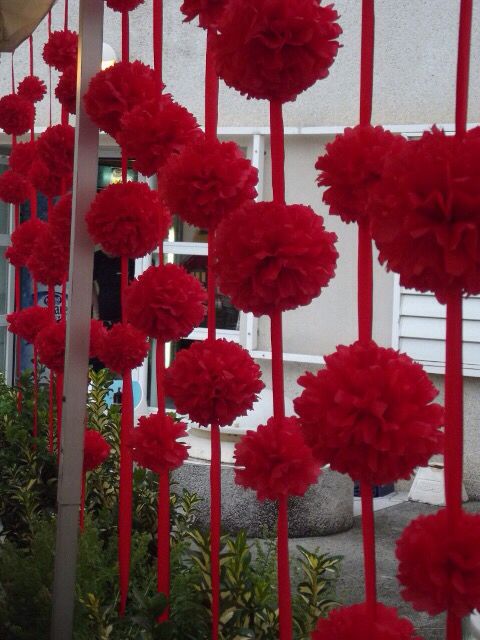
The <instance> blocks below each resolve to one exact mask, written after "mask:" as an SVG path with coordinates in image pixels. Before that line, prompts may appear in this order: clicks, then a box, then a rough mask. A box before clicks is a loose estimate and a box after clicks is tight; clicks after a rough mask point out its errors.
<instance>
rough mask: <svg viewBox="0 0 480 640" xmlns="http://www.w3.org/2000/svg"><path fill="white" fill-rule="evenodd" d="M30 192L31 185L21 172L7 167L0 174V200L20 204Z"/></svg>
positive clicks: (26, 198)
mask: <svg viewBox="0 0 480 640" xmlns="http://www.w3.org/2000/svg"><path fill="white" fill-rule="evenodd" d="M31 193H32V185H31V184H30V182H29V181H28V180H27V178H25V177H24V176H23V175H22V174H21V173H17V172H16V171H12V170H11V169H7V171H4V172H3V173H2V174H1V175H0V200H3V201H4V202H8V203H9V204H22V202H25V200H28V198H29V197H30V195H31Z"/></svg>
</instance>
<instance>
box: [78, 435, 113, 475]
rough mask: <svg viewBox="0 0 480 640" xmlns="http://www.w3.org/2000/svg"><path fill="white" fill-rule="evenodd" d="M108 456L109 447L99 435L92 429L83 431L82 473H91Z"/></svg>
mask: <svg viewBox="0 0 480 640" xmlns="http://www.w3.org/2000/svg"><path fill="white" fill-rule="evenodd" d="M109 455H110V445H109V444H108V442H107V441H106V440H105V438H104V437H103V436H102V434H101V433H99V432H98V431H95V430H94V429H85V436H84V441H83V472H84V473H85V472H87V471H93V469H96V468H97V467H99V466H100V465H101V464H103V463H104V462H105V460H106V459H107V458H108V456H109Z"/></svg>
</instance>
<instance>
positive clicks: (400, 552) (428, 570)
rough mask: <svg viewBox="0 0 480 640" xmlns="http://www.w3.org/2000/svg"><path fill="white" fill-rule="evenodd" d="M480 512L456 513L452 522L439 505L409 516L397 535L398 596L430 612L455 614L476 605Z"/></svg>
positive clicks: (479, 584) (479, 602)
mask: <svg viewBox="0 0 480 640" xmlns="http://www.w3.org/2000/svg"><path fill="white" fill-rule="evenodd" d="M479 536H480V516H479V515H478V514H471V513H465V512H464V511H461V512H460V515H459V518H458V520H457V522H456V523H455V524H453V522H451V523H450V522H448V521H447V513H446V510H445V509H442V510H441V511H439V512H438V513H435V514H433V515H429V516H423V515H422V516H419V517H418V518H416V519H415V520H413V521H412V522H411V523H410V524H409V525H408V526H407V527H406V529H405V530H404V531H403V533H402V535H401V537H400V538H399V539H398V540H397V549H396V555H397V558H398V560H399V565H398V579H399V581H400V584H401V585H402V586H403V587H404V589H403V590H402V592H401V593H402V597H403V598H404V599H405V600H407V601H408V602H411V604H412V606H413V608H414V609H416V610H417V611H427V612H428V613H429V614H430V615H432V616H435V615H437V614H438V613H441V612H442V611H445V610H446V609H447V608H451V610H452V611H453V613H455V614H456V615H457V616H458V617H463V616H466V615H468V614H469V613H471V612H472V611H473V609H477V608H480V549H479V546H478V540H479V539H480V538H479Z"/></svg>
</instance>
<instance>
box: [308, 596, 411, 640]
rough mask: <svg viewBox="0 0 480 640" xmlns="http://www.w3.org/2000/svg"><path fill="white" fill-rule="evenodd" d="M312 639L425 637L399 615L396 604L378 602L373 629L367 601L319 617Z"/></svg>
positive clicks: (350, 639) (391, 639)
mask: <svg viewBox="0 0 480 640" xmlns="http://www.w3.org/2000/svg"><path fill="white" fill-rule="evenodd" d="M312 640H422V638H421V637H420V636H417V634H416V632H415V629H414V627H413V625H412V623H411V622H410V621H409V620H407V619H406V618H400V617H399V615H398V611H397V610H396V609H395V608H394V607H386V606H385V605H383V604H380V603H377V604H376V608H375V622H374V627H373V629H372V626H371V618H370V615H369V613H368V610H367V605H366V604H365V603H362V604H354V605H353V606H352V607H341V608H339V609H333V610H332V611H330V613H329V614H328V618H320V619H319V621H318V624H317V628H316V630H315V631H314V632H313V634H312Z"/></svg>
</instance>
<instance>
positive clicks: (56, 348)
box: [35, 320, 66, 373]
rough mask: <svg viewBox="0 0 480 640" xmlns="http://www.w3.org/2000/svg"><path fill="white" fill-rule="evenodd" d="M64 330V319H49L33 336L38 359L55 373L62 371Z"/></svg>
mask: <svg viewBox="0 0 480 640" xmlns="http://www.w3.org/2000/svg"><path fill="white" fill-rule="evenodd" d="M65 330H66V324H65V321H63V320H62V321H61V322H55V320H51V321H50V322H49V324H47V326H46V327H44V328H43V329H42V330H41V331H39V332H38V334H37V337H36V338H35V346H36V348H37V352H38V359H39V360H40V362H41V363H42V364H44V365H45V366H46V367H48V368H49V369H51V370H52V371H54V372H55V373H63V368H64V365H65Z"/></svg>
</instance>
